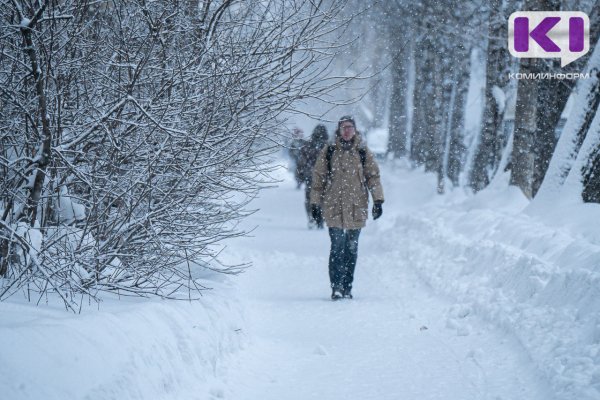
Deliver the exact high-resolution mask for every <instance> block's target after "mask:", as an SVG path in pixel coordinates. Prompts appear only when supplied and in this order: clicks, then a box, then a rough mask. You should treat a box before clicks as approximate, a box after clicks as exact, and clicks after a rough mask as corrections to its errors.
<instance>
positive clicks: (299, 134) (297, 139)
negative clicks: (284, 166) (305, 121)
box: [288, 128, 305, 189]
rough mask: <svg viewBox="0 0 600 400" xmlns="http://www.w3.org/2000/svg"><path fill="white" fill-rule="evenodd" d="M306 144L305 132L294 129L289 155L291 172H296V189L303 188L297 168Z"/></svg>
mask: <svg viewBox="0 0 600 400" xmlns="http://www.w3.org/2000/svg"><path fill="white" fill-rule="evenodd" d="M304 144H305V141H304V131H303V130H302V129H300V128H294V129H293V130H292V141H291V142H290V144H289V147H288V155H289V157H290V161H291V166H290V170H291V171H294V178H295V179H296V189H300V186H302V181H301V180H300V178H299V177H298V174H297V173H296V166H297V165H298V159H299V157H300V149H301V148H302V147H303V146H304Z"/></svg>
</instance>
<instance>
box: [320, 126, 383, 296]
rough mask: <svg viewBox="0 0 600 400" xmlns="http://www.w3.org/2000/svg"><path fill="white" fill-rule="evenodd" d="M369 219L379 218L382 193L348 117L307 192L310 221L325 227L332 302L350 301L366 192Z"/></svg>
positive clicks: (322, 155) (369, 157) (375, 168)
mask: <svg viewBox="0 0 600 400" xmlns="http://www.w3.org/2000/svg"><path fill="white" fill-rule="evenodd" d="M368 192H371V197H373V202H374V205H373V209H372V215H373V219H377V218H379V217H381V214H382V213H383V209H382V204H383V201H384V199H383V188H382V186H381V181H380V177H379V167H378V165H377V163H376V162H375V159H374V157H373V153H372V152H371V151H370V150H369V149H368V148H367V146H366V144H365V143H364V142H363V140H362V138H361V135H360V133H359V132H358V131H357V130H356V124H355V122H354V119H353V118H352V117H351V116H344V117H342V118H340V120H339V121H338V126H337V130H336V131H335V144H333V145H329V146H325V147H324V148H323V150H321V153H320V154H319V157H318V158H317V162H316V164H315V168H314V171H313V177H312V190H311V193H310V203H311V212H312V215H313V218H315V219H318V218H320V217H321V216H322V217H324V219H325V222H326V223H327V227H328V228H329V238H330V239H331V250H330V253H329V280H330V282H331V291H332V292H331V298H332V300H337V299H340V298H350V299H351V298H352V282H353V281H354V269H355V267H356V259H357V256H358V237H359V235H360V230H361V228H363V227H364V226H365V224H366V220H367V214H368V212H367V210H368V205H369V193H368Z"/></svg>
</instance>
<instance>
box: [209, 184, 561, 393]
mask: <svg viewBox="0 0 600 400" xmlns="http://www.w3.org/2000/svg"><path fill="white" fill-rule="evenodd" d="M383 177H384V189H385V192H386V203H385V205H384V215H383V217H382V219H381V220H379V221H377V222H373V221H372V220H369V221H368V225H367V228H365V229H364V230H363V231H362V234H361V239H360V245H359V259H358V264H357V270H356V274H355V284H354V290H353V293H354V295H355V299H354V300H342V301H338V302H332V301H331V300H329V295H330V290H329V282H328V274H327V256H328V247H329V239H328V236H327V233H326V231H324V230H323V231H309V230H308V229H306V228H305V217H304V215H303V212H302V209H303V205H302V202H303V193H302V191H297V190H295V188H294V184H293V182H292V181H291V179H290V177H289V175H287V174H283V175H282V178H284V182H283V183H282V184H281V185H280V187H278V188H276V189H272V190H268V191H265V192H263V194H262V197H261V198H260V199H258V200H257V203H255V207H256V208H259V209H260V211H258V212H257V213H256V214H255V215H253V216H252V217H251V218H250V219H249V221H248V223H250V224H251V225H252V224H254V225H259V227H258V229H257V230H256V231H255V232H254V237H253V238H250V239H249V238H245V239H239V240H237V241H236V242H234V243H233V244H232V245H231V247H230V249H229V250H230V251H229V252H230V253H231V254H232V255H235V257H239V258H240V259H246V260H251V261H252V262H253V264H254V265H253V267H252V268H251V269H249V270H248V271H247V272H246V273H245V274H243V275H242V276H241V277H238V278H237V281H238V284H239V286H240V298H241V301H242V303H243V304H245V308H246V310H245V315H246V318H247V321H246V332H245V334H246V337H247V338H248V339H249V340H248V343H247V345H246V348H245V350H244V351H242V352H241V353H240V354H239V357H237V358H235V359H234V361H232V364H231V365H229V366H228V368H227V369H228V371H229V372H228V376H227V377H226V378H225V382H224V383H225V385H226V387H227V389H226V391H225V392H224V393H220V395H219V396H221V395H222V396H225V397H226V398H232V399H236V400H244V399H248V400H250V399H261V400H262V399H265V400H266V399H303V400H305V399H324V400H328V399H332V400H333V399H346V400H350V399H361V400H364V399H419V400H428V399H455V400H460V399H477V400H480V399H494V400H500V399H529V400H535V399H540V400H541V399H544V400H547V399H552V398H553V395H552V394H551V393H550V391H549V389H548V385H547V384H546V383H545V382H544V380H543V379H542V378H541V377H540V376H538V372H537V369H536V368H535V367H534V365H533V363H532V362H531V361H530V360H529V359H528V356H527V355H526V354H527V353H526V352H524V351H523V349H522V347H521V345H520V344H519V342H518V340H517V339H516V338H514V337H511V336H510V335H508V334H506V333H505V332H504V331H499V330H498V329H497V328H494V327H493V326H491V325H490V324H489V323H486V322H484V321H481V320H479V319H477V317H476V316H474V315H473V313H472V312H471V310H469V309H468V308H465V307H462V306H460V305H456V304H454V303H453V302H452V301H451V300H450V299H447V298H445V297H443V295H441V294H436V293H435V292H434V291H433V289H432V288H430V287H428V286H426V285H425V284H424V283H423V282H422V281H421V280H420V279H419V278H418V277H417V275H416V272H415V270H414V269H413V268H411V266H410V265H409V264H408V262H407V260H403V259H399V258H398V256H397V254H398V253H397V252H394V253H391V252H389V251H388V252H386V251H385V250H384V249H385V246H381V245H380V244H381V242H382V241H383V240H385V233H386V230H387V229H388V228H389V227H391V225H392V223H393V220H394V219H395V217H396V216H398V215H399V214H401V213H410V211H411V209H412V208H414V207H417V206H418V205H419V204H421V202H422V200H423V199H425V198H430V197H431V196H432V194H431V193H415V192H404V191H403V188H402V187H397V186H398V182H397V181H393V182H392V181H390V180H389V178H388V179H386V175H385V174H384V175H383ZM394 185H396V186H394ZM392 210H395V211H392ZM424 240H426V238H424ZM397 245H398V246H399V247H401V246H403V243H398V244H397ZM425 256H426V255H425ZM232 260H233V259H232ZM412 262H419V260H416V261H415V260H413V261H412Z"/></svg>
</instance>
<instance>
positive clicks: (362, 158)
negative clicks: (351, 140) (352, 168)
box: [358, 147, 367, 170]
mask: <svg viewBox="0 0 600 400" xmlns="http://www.w3.org/2000/svg"><path fill="white" fill-rule="evenodd" d="M358 155H359V156H360V163H361V164H362V166H363V170H364V169H365V163H366V162H367V149H365V148H364V147H361V148H360V149H358Z"/></svg>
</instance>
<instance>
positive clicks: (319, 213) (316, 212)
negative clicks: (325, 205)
mask: <svg viewBox="0 0 600 400" xmlns="http://www.w3.org/2000/svg"><path fill="white" fill-rule="evenodd" d="M310 213H311V215H312V218H313V219H314V220H315V221H317V222H318V221H322V218H323V210H322V209H321V207H320V206H319V205H318V204H311V205H310Z"/></svg>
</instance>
